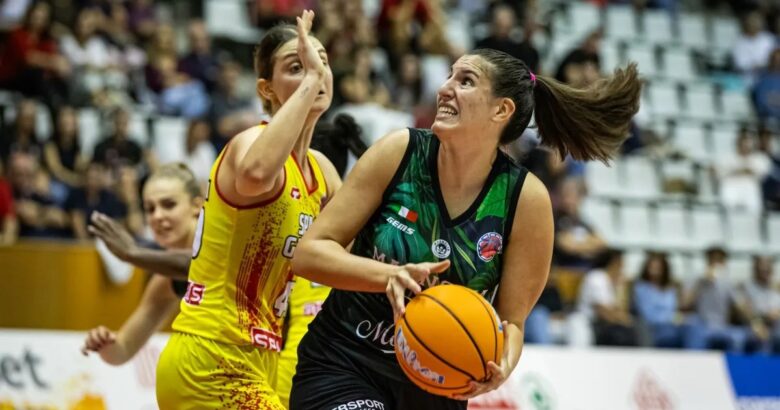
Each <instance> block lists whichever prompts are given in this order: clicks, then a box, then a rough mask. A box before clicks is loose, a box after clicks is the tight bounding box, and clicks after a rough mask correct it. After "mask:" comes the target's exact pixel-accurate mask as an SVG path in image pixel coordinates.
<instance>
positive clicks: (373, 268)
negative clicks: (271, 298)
mask: <svg viewBox="0 0 780 410" xmlns="http://www.w3.org/2000/svg"><path fill="white" fill-rule="evenodd" d="M292 268H293V272H294V273H295V274H296V275H298V276H301V277H304V278H306V279H309V280H311V281H313V282H317V283H321V284H323V285H326V286H330V287H332V288H335V289H342V290H350V291H357V292H377V293H379V292H384V291H385V289H386V288H387V281H388V279H389V278H390V276H391V275H392V273H393V270H394V268H393V266H392V265H388V264H386V263H382V262H378V261H375V260H372V259H369V258H364V257H361V256H356V255H352V254H351V253H349V252H347V250H346V249H344V248H343V247H342V246H341V245H340V244H339V243H338V242H335V241H331V240H327V239H316V240H307V239H304V240H302V241H301V243H300V244H299V245H298V248H297V249H296V250H295V256H294V258H293V263H292Z"/></svg>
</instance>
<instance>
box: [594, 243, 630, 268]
mask: <svg viewBox="0 0 780 410" xmlns="http://www.w3.org/2000/svg"><path fill="white" fill-rule="evenodd" d="M622 257H623V251H621V250H620V249H614V248H609V249H606V250H604V251H602V252H601V253H599V254H598V256H596V259H595V260H594V261H593V268H594V269H606V268H607V266H609V264H610V263H612V262H613V261H614V260H617V259H620V258H622Z"/></svg>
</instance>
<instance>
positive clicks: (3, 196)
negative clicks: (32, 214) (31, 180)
mask: <svg viewBox="0 0 780 410" xmlns="http://www.w3.org/2000/svg"><path fill="white" fill-rule="evenodd" d="M4 176H5V174H4V172H3V162H2V161H0V246H7V245H13V244H14V242H16V238H17V237H18V235H19V221H18V220H17V219H16V211H15V210H14V196H13V192H12V189H11V184H10V183H8V181H7V180H6V179H5V177H4Z"/></svg>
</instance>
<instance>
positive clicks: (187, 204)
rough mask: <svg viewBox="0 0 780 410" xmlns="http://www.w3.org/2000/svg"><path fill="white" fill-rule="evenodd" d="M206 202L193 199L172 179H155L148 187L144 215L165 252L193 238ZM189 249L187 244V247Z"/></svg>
mask: <svg viewBox="0 0 780 410" xmlns="http://www.w3.org/2000/svg"><path fill="white" fill-rule="evenodd" d="M201 201H202V198H200V197H199V196H197V197H193V196H192V195H190V194H189V193H188V192H187V190H186V188H185V186H184V182H182V181H180V180H178V179H176V178H172V177H158V178H152V179H150V180H149V182H147V183H146V185H145V186H144V191H143V204H144V214H145V215H146V220H147V221H148V223H149V226H150V227H151V228H152V233H153V234H154V240H155V242H157V243H158V244H160V246H162V247H163V248H174V247H181V246H182V242H184V241H186V240H188V239H189V238H190V237H191V234H192V231H193V230H194V228H195V225H194V224H193V223H192V221H193V220H194V219H196V218H197V217H198V213H199V212H200V207H201V205H202V203H201ZM184 245H185V246H186V244H184Z"/></svg>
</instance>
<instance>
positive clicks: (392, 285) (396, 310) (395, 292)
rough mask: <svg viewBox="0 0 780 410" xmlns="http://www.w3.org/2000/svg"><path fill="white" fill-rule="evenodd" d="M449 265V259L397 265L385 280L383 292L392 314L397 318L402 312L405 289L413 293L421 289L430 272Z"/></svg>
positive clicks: (437, 271) (404, 305) (442, 270)
mask: <svg viewBox="0 0 780 410" xmlns="http://www.w3.org/2000/svg"><path fill="white" fill-rule="evenodd" d="M449 267H450V261H449V259H447V260H443V261H440V262H423V263H407V264H406V265H404V266H401V267H399V268H398V269H397V270H396V271H395V272H394V274H393V275H391V276H390V279H388V281H387V288H386V289H385V294H386V295H387V298H388V299H389V300H390V305H391V306H392V307H393V316H394V318H395V319H396V320H398V318H399V317H401V315H403V314H404V310H405V308H406V300H405V298H404V295H405V294H406V290H407V289H408V290H411V291H412V292H413V293H414V294H418V293H420V292H421V291H422V287H421V286H420V284H422V283H423V282H425V279H427V278H428V276H430V275H431V274H439V273H442V272H444V271H446V270H447V269H449Z"/></svg>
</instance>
